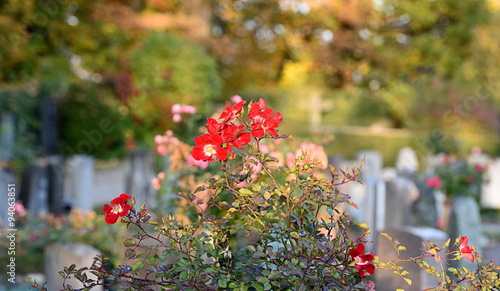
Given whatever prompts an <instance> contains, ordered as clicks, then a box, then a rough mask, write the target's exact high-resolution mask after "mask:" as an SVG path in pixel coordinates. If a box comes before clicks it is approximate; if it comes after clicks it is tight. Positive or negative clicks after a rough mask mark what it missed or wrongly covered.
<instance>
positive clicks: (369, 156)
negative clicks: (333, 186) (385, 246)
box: [353, 151, 386, 248]
mask: <svg viewBox="0 0 500 291" xmlns="http://www.w3.org/2000/svg"><path fill="white" fill-rule="evenodd" d="M363 158H364V159H365V164H364V166H363V168H362V169H361V172H360V180H361V181H362V182H363V185H362V186H363V188H364V195H360V198H361V199H359V200H355V199H354V197H353V202H354V203H356V204H358V206H359V209H361V210H362V217H361V220H359V222H364V223H366V224H367V225H368V226H369V227H370V228H372V232H371V233H370V234H369V235H368V237H367V239H368V240H371V241H373V242H375V244H376V239H377V238H376V233H377V232H378V231H381V230H383V229H384V228H385V215H386V207H385V205H386V185H385V181H384V180H383V179H382V165H383V160H382V155H381V154H380V152H378V151H361V152H359V153H358V158H357V160H358V163H359V161H361V160H362V159H363ZM368 247H369V248H370V247H372V245H368Z"/></svg>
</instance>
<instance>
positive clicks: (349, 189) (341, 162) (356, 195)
mask: <svg viewBox="0 0 500 291" xmlns="http://www.w3.org/2000/svg"><path fill="white" fill-rule="evenodd" d="M328 163H329V164H330V165H332V166H334V167H335V171H336V172H337V173H339V174H340V170H343V171H348V172H350V169H352V168H353V165H354V160H347V159H345V158H344V157H342V156H339V155H336V156H332V157H329V158H328ZM336 188H337V189H338V190H339V191H340V192H341V193H344V194H348V195H349V196H350V197H351V201H353V202H355V203H358V202H359V201H363V200H364V197H365V194H366V193H365V192H366V191H365V188H364V186H363V185H361V184H359V183H346V184H343V185H339V186H336ZM339 206H340V207H348V206H347V205H346V204H341V205H339ZM343 210H345V211H347V212H348V213H349V215H350V216H351V217H352V219H353V220H355V221H361V219H362V217H363V210H362V209H356V208H354V207H348V208H344V209H343Z"/></svg>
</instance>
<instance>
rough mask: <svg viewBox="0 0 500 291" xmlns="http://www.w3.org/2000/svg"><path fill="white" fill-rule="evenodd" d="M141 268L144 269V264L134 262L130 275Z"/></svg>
mask: <svg viewBox="0 0 500 291" xmlns="http://www.w3.org/2000/svg"><path fill="white" fill-rule="evenodd" d="M142 267H144V263H143V262H142V261H138V262H135V264H134V265H133V266H132V273H135V272H137V270H139V269H140V268H142Z"/></svg>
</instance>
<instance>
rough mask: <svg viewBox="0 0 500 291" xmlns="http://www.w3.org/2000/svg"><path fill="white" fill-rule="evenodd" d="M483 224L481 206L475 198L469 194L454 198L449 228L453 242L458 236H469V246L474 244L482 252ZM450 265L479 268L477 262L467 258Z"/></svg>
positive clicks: (452, 262) (472, 268)
mask: <svg viewBox="0 0 500 291" xmlns="http://www.w3.org/2000/svg"><path fill="white" fill-rule="evenodd" d="M481 225H482V223H481V215H480V211H479V206H478V204H477V202H476V200H474V198H472V197H468V196H460V197H455V198H453V201H452V204H451V211H450V217H449V222H448V230H447V231H448V234H449V236H450V238H451V240H452V244H453V241H454V240H455V239H456V238H457V237H459V236H467V237H468V238H469V246H474V247H475V248H476V250H477V251H478V252H479V253H480V254H481V253H482V245H481V238H482V235H483V232H482V226H481ZM450 265H452V266H454V267H466V268H467V269H469V270H475V269H477V263H472V262H470V261H469V260H467V259H462V260H456V261H451V262H450Z"/></svg>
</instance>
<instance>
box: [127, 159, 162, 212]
mask: <svg viewBox="0 0 500 291" xmlns="http://www.w3.org/2000/svg"><path fill="white" fill-rule="evenodd" d="M128 163H129V165H130V166H129V173H128V175H127V181H126V187H125V189H126V191H127V192H126V193H127V194H129V195H132V196H134V197H135V200H136V203H137V205H141V204H142V203H143V202H146V203H152V202H153V201H151V199H152V196H153V193H154V189H153V186H152V185H151V180H152V179H153V178H154V177H155V176H156V175H155V174H154V172H153V156H152V154H151V152H148V151H136V152H133V153H131V154H130V155H129V157H128Z"/></svg>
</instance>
